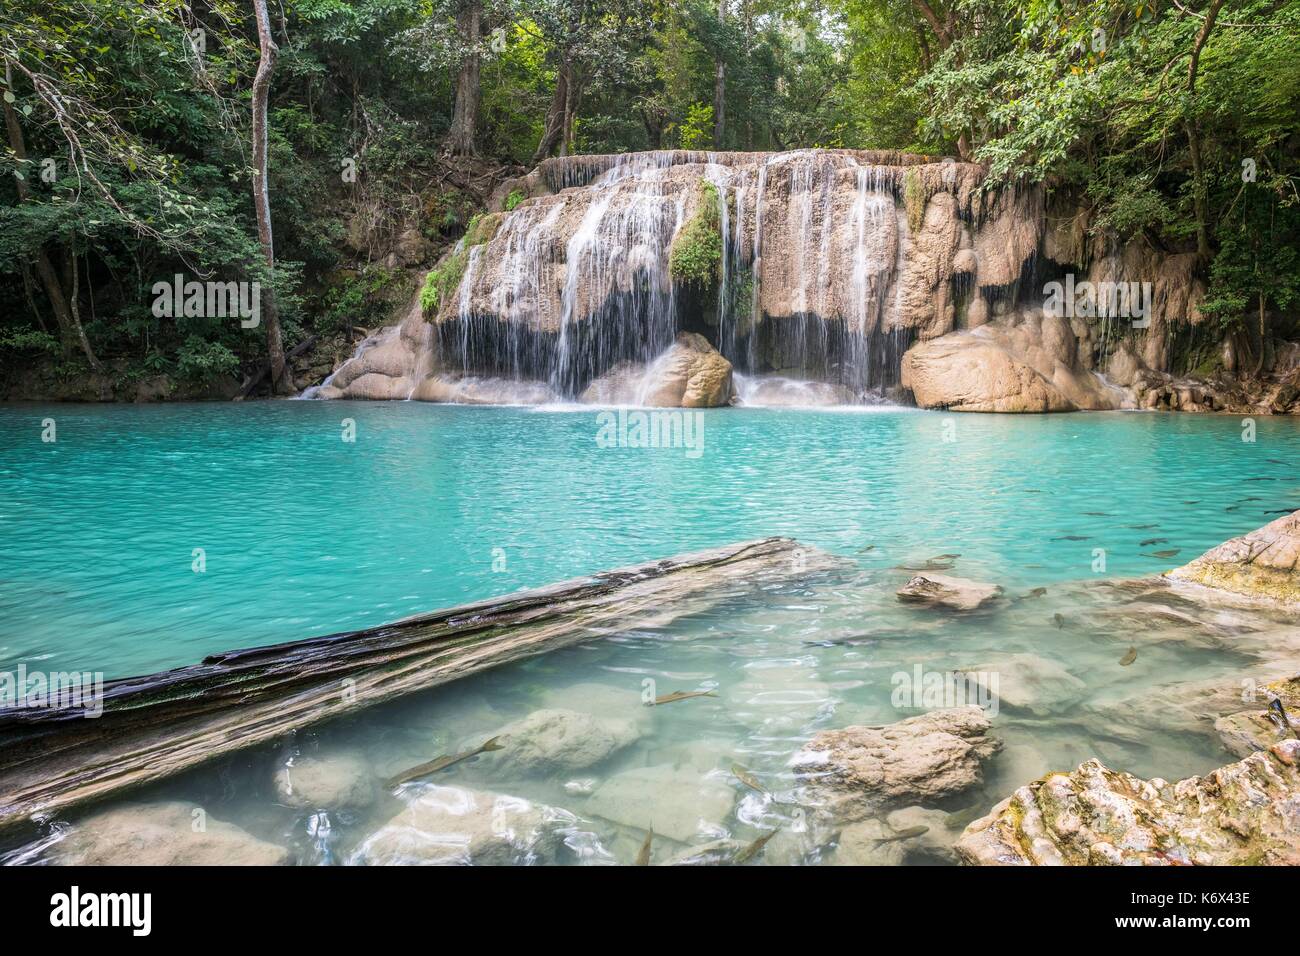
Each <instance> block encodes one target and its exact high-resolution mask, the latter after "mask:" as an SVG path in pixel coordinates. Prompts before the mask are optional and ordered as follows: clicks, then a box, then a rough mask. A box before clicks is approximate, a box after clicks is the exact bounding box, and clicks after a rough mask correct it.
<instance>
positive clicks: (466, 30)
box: [447, 0, 483, 156]
mask: <svg viewBox="0 0 1300 956" xmlns="http://www.w3.org/2000/svg"><path fill="white" fill-rule="evenodd" d="M456 31H457V32H458V33H459V34H460V41H461V43H463V44H464V45H465V48H466V50H467V52H466V54H465V58H464V59H463V60H461V63H460V72H459V73H458V74H457V76H456V106H455V109H454V111H453V113H452V117H451V130H450V132H448V134H447V147H448V149H450V151H451V153H452V154H453V155H455V156H477V155H478V106H479V92H480V91H479V66H480V63H481V57H480V55H479V48H478V47H479V40H480V39H481V38H482V35H483V3H482V0H462V2H461V5H460V9H459V10H458V11H457V12H456Z"/></svg>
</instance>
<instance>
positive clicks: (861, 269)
mask: <svg viewBox="0 0 1300 956" xmlns="http://www.w3.org/2000/svg"><path fill="white" fill-rule="evenodd" d="M913 168H919V169H922V170H929V172H928V173H926V176H927V177H928V178H927V179H926V182H927V184H928V185H927V186H926V188H927V189H930V190H931V192H933V189H934V187H933V183H934V182H936V181H938V175H939V173H940V170H941V169H942V168H944V167H943V164H939V163H935V162H932V161H931V160H928V159H926V158H924V157H907V156H901V155H898V154H889V155H885V154H874V153H866V152H856V151H850V150H795V151H789V152H783V153H770V154H762V153H713V152H710V153H705V152H688V151H672V150H659V151H652V152H644V153H634V154H626V155H619V156H586V157H584V156H578V157H568V158H567V159H563V160H560V159H554V160H547V161H545V162H544V163H543V164H542V166H541V167H539V169H538V170H537V172H536V173H535V174H533V176H534V178H536V179H537V182H538V184H539V185H538V186H536V187H530V190H531V191H532V196H531V198H529V199H527V200H526V201H524V202H522V203H520V204H519V205H518V206H517V207H516V208H515V209H513V210H512V211H510V212H506V213H497V214H493V215H494V217H495V218H492V219H490V221H489V224H490V225H491V226H493V228H492V229H485V230H482V231H481V232H479V233H474V236H473V237H472V238H467V239H466V240H465V244H464V245H461V246H459V247H458V248H457V249H456V250H455V251H454V252H453V253H450V254H449V255H448V257H446V258H445V259H444V260H443V263H441V264H440V265H439V268H440V269H452V268H457V269H459V270H460V276H459V285H458V287H457V288H456V289H455V292H454V294H452V296H451V298H450V300H449V301H448V302H446V303H445V304H443V305H442V306H441V307H440V308H439V310H438V313H437V314H436V315H427V316H425V319H426V320H427V321H429V322H430V323H431V324H432V326H433V336H432V345H431V349H430V351H431V355H430V359H429V362H430V363H432V365H433V367H434V368H435V373H434V374H438V375H444V376H445V375H448V374H450V375H452V376H455V377H462V378H468V377H470V376H480V377H482V376H486V377H499V378H503V379H511V380H517V381H526V382H531V383H534V384H535V385H536V386H537V387H540V388H546V389H549V390H550V391H551V392H552V393H554V394H555V395H557V396H561V397H566V398H570V399H572V398H576V397H578V396H579V395H581V394H582V392H583V391H584V390H585V389H586V388H587V387H588V386H589V385H590V384H591V383H592V382H593V381H595V380H596V379H597V378H599V377H601V376H603V375H606V374H607V373H609V372H611V371H612V370H613V369H615V368H616V367H619V366H624V365H627V366H637V367H638V368H640V369H642V370H643V369H644V368H645V367H646V366H647V365H649V364H650V363H651V362H652V361H653V360H654V359H655V358H656V357H658V356H660V355H662V354H663V353H664V351H665V350H666V349H667V348H668V347H669V346H670V345H671V344H672V342H673V340H674V337H675V336H676V335H677V334H678V333H679V332H683V331H689V332H695V333H699V334H701V335H703V336H704V337H705V338H706V339H707V340H708V341H709V342H710V343H712V345H713V346H714V347H715V348H717V349H718V351H719V352H721V353H722V355H723V356H724V357H725V358H726V359H727V360H728V361H730V362H731V364H732V366H733V369H734V371H735V372H736V373H737V374H740V375H743V376H745V377H746V381H747V382H751V383H753V382H759V384H760V385H761V381H760V380H761V379H762V378H764V377H768V378H773V379H774V380H780V381H778V383H777V385H775V386H774V387H773V388H772V389H769V390H767V391H763V390H761V389H759V386H758V385H754V386H753V388H754V389H756V390H755V391H752V393H751V394H754V395H759V394H768V393H771V394H778V393H779V394H781V395H796V396H797V395H799V394H803V393H802V392H800V390H799V389H798V388H797V387H794V386H789V385H788V384H786V383H787V381H793V382H798V381H815V382H821V383H825V384H827V385H831V386H835V387H836V388H837V389H838V388H842V389H845V390H847V393H848V394H849V395H850V396H851V399H850V400H853V401H865V400H873V396H874V397H875V398H876V399H878V397H879V395H880V393H881V391H882V390H883V389H885V388H887V387H890V386H892V385H894V384H895V383H896V382H897V374H898V365H899V359H900V357H901V353H902V351H904V350H905V349H906V348H907V347H908V345H909V344H910V343H911V341H912V339H913V337H914V336H915V335H916V330H917V329H918V328H919V327H921V326H922V325H924V326H925V328H926V334H927V335H933V334H936V332H938V333H942V332H943V331H945V330H946V329H945V327H944V323H945V322H946V323H948V324H947V328H949V329H950V328H951V327H952V321H953V320H952V318H951V317H945V316H944V315H943V314H942V309H943V304H944V303H946V302H948V301H949V295H948V287H947V286H946V285H945V283H946V282H947V281H948V277H949V275H950V272H951V261H952V257H953V256H954V255H956V253H957V251H958V248H959V245H958V244H959V243H961V244H962V245H960V248H962V249H965V248H968V247H969V243H970V238H969V236H968V235H967V233H966V226H964V225H963V222H964V221H970V217H971V215H972V213H971V212H970V210H971V205H970V200H969V195H968V194H966V195H963V196H961V197H957V194H956V192H955V191H954V193H953V196H954V197H957V198H954V199H947V198H946V197H945V201H946V206H945V208H946V209H948V210H949V211H950V219H949V223H950V224H951V226H950V225H949V223H945V224H944V228H945V229H947V230H948V232H945V233H944V234H943V235H942V236H941V237H940V238H941V239H942V240H943V242H942V243H936V242H935V241H934V238H933V237H932V236H930V237H927V243H926V245H925V246H924V248H923V249H921V254H919V255H918V254H917V252H916V249H917V247H916V244H915V243H914V242H913V240H912V237H911V236H910V231H909V227H908V217H907V215H906V213H905V211H904V203H903V200H904V198H905V197H904V192H905V190H904V179H905V177H906V176H908V175H912V173H911V170H912V169H913ZM701 182H708V183H711V184H712V186H713V187H714V188H715V189H716V193H717V195H716V202H717V204H718V208H717V220H718V232H719V235H718V241H719V249H718V255H719V260H718V281H717V284H716V287H712V288H703V289H702V288H696V287H693V286H681V285H680V284H679V283H677V282H674V280H673V277H672V275H671V269H670V263H671V256H672V249H673V243H674V240H675V239H677V238H678V237H679V236H680V235H681V234H682V231H683V229H685V228H686V227H687V225H688V224H689V223H690V222H691V220H692V217H694V216H696V215H697V214H699V212H700V204H701V202H702V201H708V202H713V201H715V200H714V199H712V198H708V199H704V198H702V197H704V196H705V195H706V194H705V192H704V191H703V190H702V189H701V188H700V184H701ZM970 182H971V183H975V182H977V180H975V179H974V176H973V174H972V176H971V179H970ZM958 200H960V201H958ZM959 217H963V218H959ZM933 221H934V222H938V219H937V217H936V218H935V219H934V220H933ZM927 228H930V227H929V226H927ZM963 236H964V237H965V238H963ZM945 243H946V245H945ZM949 246H951V248H949ZM981 254H982V255H983V253H981ZM927 257H928V258H927ZM414 338H415V336H413V335H412V334H410V332H409V330H408V334H407V335H406V336H405V337H404V341H413V340H414ZM381 357H384V358H390V356H388V354H387V353H382V355H381ZM376 361H378V359H376ZM421 367H422V366H421ZM365 371H366V372H367V373H369V372H371V371H378V372H380V373H383V374H392V373H391V372H387V370H386V369H382V368H381V369H366V370H365ZM408 374H410V373H408ZM355 377H356V376H351V377H350V378H349V377H348V376H345V377H344V380H345V381H347V380H351V378H355ZM344 387H346V385H345V386H344ZM368 387H374V383H373V381H372V382H369V383H368ZM333 391H335V392H337V391H338V389H334V390H333ZM832 393H833V394H834V395H835V396H836V397H841V396H842V394H843V393H841V392H839V391H834V390H832V392H826V391H825V390H823V391H822V392H821V393H819V394H822V395H823V396H824V395H826V394H832ZM809 394H811V393H809Z"/></svg>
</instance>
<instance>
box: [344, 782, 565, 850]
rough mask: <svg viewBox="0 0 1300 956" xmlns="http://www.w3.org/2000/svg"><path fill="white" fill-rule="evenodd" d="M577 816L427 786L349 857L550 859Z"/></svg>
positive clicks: (502, 797)
mask: <svg viewBox="0 0 1300 956" xmlns="http://www.w3.org/2000/svg"><path fill="white" fill-rule="evenodd" d="M575 823H576V820H575V818H574V817H573V816H572V815H571V814H568V813H565V812H564V811H563V810H557V809H555V808H553V807H547V806H542V805H539V804H535V803H531V802H530V801H528V800H524V799H522V798H520V797H511V796H506V795H504V794H499V793H488V792H484V791H478V790H468V789H465V788H463V787H442V786H426V787H423V788H421V789H420V791H419V794H418V796H416V798H415V799H414V800H412V801H411V802H410V803H409V804H407V806H406V808H405V809H404V810H402V811H401V812H400V813H399V814H397V816H395V817H393V818H392V819H391V820H389V821H388V823H387V824H386V825H385V826H383V827H382V828H380V829H379V830H378V831H376V832H375V833H373V834H371V835H370V836H369V837H367V838H366V839H365V840H363V841H362V843H361V844H360V846H358V847H357V849H356V851H355V852H354V853H353V854H352V858H351V860H350V862H352V863H360V864H365V865H368V866H392V865H396V864H414V865H425V866H430V865H470V864H472V865H476V866H508V865H512V864H521V863H553V862H555V861H556V856H557V854H558V853H559V851H560V849H561V847H562V846H563V844H564V831H565V830H566V829H571V828H572V827H573V826H574V825H575Z"/></svg>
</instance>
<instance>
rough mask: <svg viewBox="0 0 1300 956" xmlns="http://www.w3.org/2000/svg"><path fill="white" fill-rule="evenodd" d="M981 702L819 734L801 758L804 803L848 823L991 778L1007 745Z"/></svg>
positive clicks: (797, 758) (798, 763)
mask: <svg viewBox="0 0 1300 956" xmlns="http://www.w3.org/2000/svg"><path fill="white" fill-rule="evenodd" d="M989 726H990V724H989V718H988V716H987V715H986V714H985V713H984V712H983V711H982V710H980V708H978V707H953V708H949V709H946V710H935V711H931V712H930V713H928V714H922V715H921V716H919V717H910V718H908V719H906V720H900V721H899V722H897V723H894V724H888V725H886V726H884V727H845V728H843V729H840V730H825V731H822V732H821V733H819V734H817V735H816V736H814V737H813V738H812V740H810V741H809V742H808V743H807V744H806V745H805V746H804V747H803V749H801V750H800V751H799V752H798V753H796V754H795V756H794V761H793V763H794V767H795V769H796V770H797V771H798V772H799V774H800V775H801V777H802V778H803V785H802V787H801V800H800V802H801V803H804V804H807V805H809V806H815V807H818V808H820V809H821V810H823V811H824V812H826V813H828V814H830V815H831V816H832V817H833V818H834V819H836V820H838V821H840V822H853V821H857V820H862V819H866V818H867V817H871V816H875V815H877V813H878V812H879V811H881V810H882V809H886V808H889V807H896V806H899V805H905V804H917V803H923V802H927V801H934V800H939V799H942V798H944V797H948V796H951V795H953V794H956V793H960V792H961V791H963V790H966V789H968V788H970V787H973V786H975V785H977V784H979V783H980V782H981V781H982V780H983V764H984V762H985V761H986V760H988V759H989V758H990V757H991V756H993V754H994V753H995V752H996V751H997V750H998V749H999V747H1000V746H1001V745H1000V743H999V742H998V741H997V740H996V739H994V738H993V737H990V736H989V735H988V731H989Z"/></svg>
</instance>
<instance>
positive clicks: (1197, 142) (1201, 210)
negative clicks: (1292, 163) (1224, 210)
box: [1187, 0, 1223, 265]
mask: <svg viewBox="0 0 1300 956" xmlns="http://www.w3.org/2000/svg"><path fill="white" fill-rule="evenodd" d="M1222 6H1223V0H1211V3H1210V9H1209V10H1207V11H1206V12H1205V22H1204V23H1203V24H1201V32H1200V33H1198V34H1197V35H1196V43H1195V45H1194V46H1193V47H1192V57H1191V61H1190V62H1189V63H1188V64H1187V98H1188V103H1189V110H1191V115H1189V116H1188V118H1187V153H1188V156H1189V158H1190V159H1191V162H1192V208H1193V211H1194V212H1195V215H1196V256H1197V258H1198V259H1199V260H1200V261H1201V264H1202V265H1205V264H1206V263H1207V262H1208V261H1209V259H1210V226H1209V219H1210V210H1209V196H1208V195H1207V190H1206V185H1205V169H1204V164H1203V163H1202V162H1201V135H1200V132H1199V131H1198V130H1197V128H1196V116H1195V109H1196V71H1197V70H1198V69H1199V68H1200V64H1201V49H1202V48H1203V47H1204V46H1205V41H1206V40H1208V39H1209V38H1210V31H1211V30H1213V29H1214V21H1215V20H1216V19H1217V18H1218V16H1219V8H1220V7H1222Z"/></svg>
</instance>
